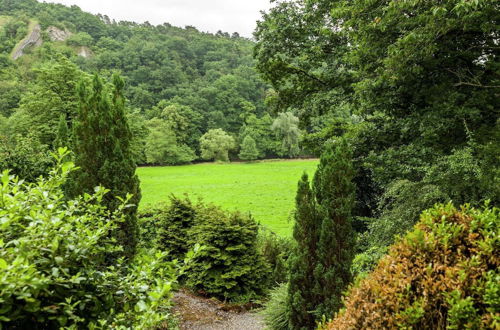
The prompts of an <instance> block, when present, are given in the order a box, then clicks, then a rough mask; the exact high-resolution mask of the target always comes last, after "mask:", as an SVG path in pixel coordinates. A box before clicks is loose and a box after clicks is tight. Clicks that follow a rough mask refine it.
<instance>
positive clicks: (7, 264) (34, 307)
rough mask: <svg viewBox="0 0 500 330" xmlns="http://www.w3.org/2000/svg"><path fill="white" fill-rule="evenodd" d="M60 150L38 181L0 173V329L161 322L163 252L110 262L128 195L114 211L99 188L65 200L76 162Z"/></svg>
mask: <svg viewBox="0 0 500 330" xmlns="http://www.w3.org/2000/svg"><path fill="white" fill-rule="evenodd" d="M65 156H67V153H65V152H64V150H63V149H61V150H60V152H59V158H58V164H57V167H56V168H55V169H54V170H52V171H51V173H50V175H49V177H48V178H47V179H40V180H38V181H37V182H36V183H31V184H28V183H24V182H23V181H20V180H19V179H18V178H17V177H14V176H12V175H9V173H8V171H4V172H3V174H2V175H1V177H0V219H1V221H0V270H1V271H0V327H2V326H6V327H7V328H23V329H33V328H45V329H52V328H59V327H71V328H83V327H90V328H111V327H124V328H129V327H131V328H138V329H144V328H149V327H153V326H156V325H158V324H160V323H162V322H164V321H166V320H167V319H168V317H169V313H168V310H165V308H167V307H168V302H169V297H170V287H171V283H172V281H173V280H174V271H173V269H172V266H171V265H170V264H168V263H166V262H165V254H164V253H160V252H155V251H149V252H147V253H146V252H145V251H143V253H141V254H140V255H139V256H138V257H136V259H135V260H134V261H133V262H127V263H124V262H123V259H119V260H117V263H116V264H114V265H113V266H110V265H109V260H108V256H109V254H110V253H113V252H115V251H118V250H120V249H121V247H120V246H119V245H117V243H116V241H115V239H113V238H112V235H111V234H112V232H113V231H114V230H115V229H116V227H117V226H118V224H119V222H121V221H123V220H124V215H123V213H124V209H125V208H126V207H127V205H126V203H127V200H124V201H123V203H122V205H121V206H119V207H118V208H117V210H116V211H115V212H113V213H110V212H109V211H108V210H106V209H105V207H103V206H102V201H103V198H104V196H105V194H106V193H107V190H105V189H104V188H97V189H96V191H95V193H94V194H92V195H90V194H85V195H83V196H81V197H78V198H76V199H74V200H67V199H66V198H65V196H64V194H63V192H62V189H61V186H62V185H63V184H64V182H65V180H66V178H67V176H68V174H69V173H70V172H71V170H72V169H73V168H74V165H73V164H72V163H62V161H61V160H62V159H63V158H64V157H65Z"/></svg>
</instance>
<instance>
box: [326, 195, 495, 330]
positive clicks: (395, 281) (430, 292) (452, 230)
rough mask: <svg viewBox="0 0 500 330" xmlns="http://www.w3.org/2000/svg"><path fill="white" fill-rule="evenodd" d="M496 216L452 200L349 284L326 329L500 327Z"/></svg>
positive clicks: (430, 212)
mask: <svg viewBox="0 0 500 330" xmlns="http://www.w3.org/2000/svg"><path fill="white" fill-rule="evenodd" d="M499 228H500V215H499V209H498V208H490V207H486V208H485V209H484V210H479V209H475V208H471V207H470V206H464V207H462V208H461V209H460V210H458V209H456V208H455V207H453V206H452V205H451V204H448V205H438V206H436V207H434V208H432V209H429V210H427V211H425V212H423V214H422V216H421V219H420V222H419V223H418V224H417V225H416V227H415V229H414V230H413V231H412V232H410V233H408V234H407V235H406V236H405V237H404V238H403V239H402V240H400V241H399V242H398V243H396V244H395V245H393V246H392V247H391V248H390V252H389V255H387V256H386V257H384V258H382V260H381V261H380V262H379V264H378V266H377V267H376V268H375V270H374V271H373V272H372V273H371V274H370V275H368V277H366V278H365V279H363V280H361V281H360V282H359V283H358V284H356V285H355V286H353V287H352V288H351V289H350V293H349V295H348V297H347V299H346V301H345V310H343V311H342V312H341V313H340V314H339V315H338V316H337V318H336V319H334V320H333V321H332V322H331V323H330V324H329V325H328V329H342V330H345V329H368V328H371V329H394V328H406V329H408V328H413V329H445V328H447V329H479V328H482V329H495V328H498V327H499V325H500V286H499V283H500V270H499V266H500V254H499V252H498V251H500V235H499V234H500V233H499Z"/></svg>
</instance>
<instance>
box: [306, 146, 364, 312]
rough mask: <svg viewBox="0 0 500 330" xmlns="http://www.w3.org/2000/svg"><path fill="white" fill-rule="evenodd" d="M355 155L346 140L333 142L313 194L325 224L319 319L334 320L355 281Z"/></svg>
mask: <svg viewBox="0 0 500 330" xmlns="http://www.w3.org/2000/svg"><path fill="white" fill-rule="evenodd" d="M353 177H354V169H353V164H352V152H351V150H350V148H349V146H348V144H347V142H346V141H345V140H343V139H342V140H340V141H339V142H338V143H335V144H333V143H330V144H328V145H327V146H326V150H325V152H324V153H323V154H322V155H321V160H320V164H319V166H318V169H317V171H316V174H315V176H314V180H313V191H314V195H315V197H316V201H317V205H318V210H317V211H318V213H319V214H320V215H321V218H322V222H321V228H320V235H319V242H318V248H317V252H316V253H317V262H318V263H317V265H316V269H315V271H314V273H315V276H314V277H315V280H316V288H315V290H314V292H316V293H318V294H319V295H320V297H319V301H320V303H319V304H318V305H317V306H316V310H315V314H316V317H317V318H318V319H319V318H320V317H321V316H323V315H324V316H325V317H326V318H327V319H328V318H330V317H332V316H333V315H334V313H336V312H337V311H338V310H339V309H340V308H341V306H342V292H344V291H345V290H346V289H347V286H348V285H349V283H350V282H351V280H352V275H351V271H350V269H351V264H352V259H353V256H354V247H355V240H354V231H353V229H352V226H351V212H352V209H353V206H354V200H355V199H354V198H355V196H354V194H355V185H354V183H353Z"/></svg>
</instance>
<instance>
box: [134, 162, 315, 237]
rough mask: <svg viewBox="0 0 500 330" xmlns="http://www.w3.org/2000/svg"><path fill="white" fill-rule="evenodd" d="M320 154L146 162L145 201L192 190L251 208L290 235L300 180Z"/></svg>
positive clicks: (143, 177) (230, 205)
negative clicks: (227, 161)
mask: <svg viewBox="0 0 500 330" xmlns="http://www.w3.org/2000/svg"><path fill="white" fill-rule="evenodd" d="M317 165H318V160H293V161H264V162H256V163H232V164H215V163H209V164H207V163H205V164H197V165H186V166H166V167H141V168H138V169H137V173H138V175H139V178H140V180H141V189H142V201H141V205H140V208H144V207H145V206H146V205H148V204H150V205H151V204H154V203H157V202H160V201H165V200H168V196H169V195H170V194H171V193H173V194H175V195H177V196H182V194H184V193H188V194H189V195H190V197H191V199H193V200H196V199H197V197H198V196H199V197H202V198H203V201H205V202H211V203H214V204H216V205H219V206H222V207H223V208H225V209H227V210H240V211H242V212H250V213H251V214H252V215H253V217H254V218H255V219H256V220H257V221H258V222H260V223H261V224H262V225H264V226H266V227H267V228H269V229H270V230H272V231H273V232H275V233H277V234H279V235H284V236H289V235H291V232H292V223H291V222H289V215H290V213H291V212H292V211H293V209H294V203H295V193H296V191H297V182H298V181H299V179H300V177H301V175H302V173H303V172H304V171H306V172H307V173H308V174H309V176H310V177H312V175H313V174H314V171H315V170H316V166H317Z"/></svg>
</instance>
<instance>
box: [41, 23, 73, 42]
mask: <svg viewBox="0 0 500 330" xmlns="http://www.w3.org/2000/svg"><path fill="white" fill-rule="evenodd" d="M47 33H48V35H49V38H50V40H51V41H66V40H67V39H68V38H69V37H71V35H72V34H73V33H71V32H70V31H68V30H61V29H59V28H57V27H55V26H49V27H48V28H47Z"/></svg>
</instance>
